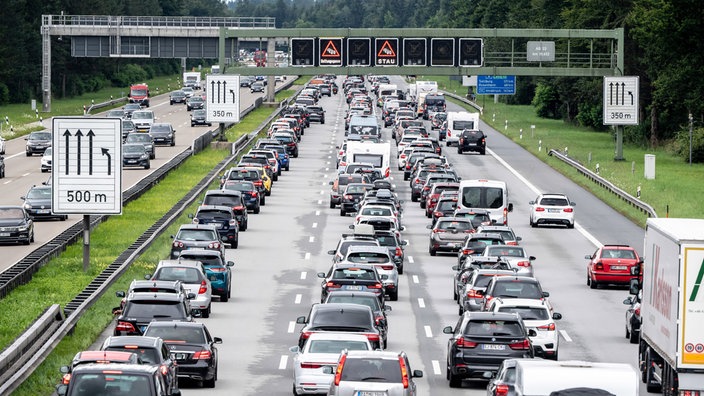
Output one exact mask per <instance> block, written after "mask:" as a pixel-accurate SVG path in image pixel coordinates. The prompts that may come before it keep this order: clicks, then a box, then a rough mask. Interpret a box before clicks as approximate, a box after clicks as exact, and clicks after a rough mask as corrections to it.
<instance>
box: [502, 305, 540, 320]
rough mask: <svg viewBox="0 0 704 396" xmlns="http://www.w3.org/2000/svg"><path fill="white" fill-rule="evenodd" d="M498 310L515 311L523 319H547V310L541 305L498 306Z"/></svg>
mask: <svg viewBox="0 0 704 396" xmlns="http://www.w3.org/2000/svg"><path fill="white" fill-rule="evenodd" d="M499 312H509V313H517V314H518V315H519V316H520V317H521V319H523V320H548V319H550V316H549V315H548V310H547V309H545V308H541V307H499Z"/></svg>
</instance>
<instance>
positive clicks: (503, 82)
mask: <svg viewBox="0 0 704 396" xmlns="http://www.w3.org/2000/svg"><path fill="white" fill-rule="evenodd" d="M477 94H479V95H515V94H516V76H477Z"/></svg>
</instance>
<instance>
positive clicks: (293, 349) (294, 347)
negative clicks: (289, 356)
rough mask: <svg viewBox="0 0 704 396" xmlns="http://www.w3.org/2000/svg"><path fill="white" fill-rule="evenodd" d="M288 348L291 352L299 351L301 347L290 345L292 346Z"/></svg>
mask: <svg viewBox="0 0 704 396" xmlns="http://www.w3.org/2000/svg"><path fill="white" fill-rule="evenodd" d="M288 350H289V351H290V352H291V353H299V352H301V348H300V347H299V346H298V345H296V346H292V347H291V348H289V349H288Z"/></svg>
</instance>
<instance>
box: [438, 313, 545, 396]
mask: <svg viewBox="0 0 704 396" xmlns="http://www.w3.org/2000/svg"><path fill="white" fill-rule="evenodd" d="M443 333H445V334H450V335H451V336H450V339H449V340H448V342H447V364H446V368H445V371H446V376H447V379H448V380H449V381H450V387H451V388H459V387H460V386H461V385H462V380H463V379H484V378H487V377H491V376H493V375H494V374H495V373H496V371H497V370H498V368H499V365H500V364H501V362H503V361H504V360H505V359H510V358H532V357H533V356H534V353H533V345H532V344H531V341H530V338H529V336H530V335H533V334H534V333H535V331H534V330H532V331H530V332H529V331H527V330H526V328H525V326H524V325H523V321H522V320H521V317H520V316H519V315H518V314H515V313H496V312H465V313H464V314H463V315H462V316H461V317H460V318H459V320H458V321H457V324H456V325H455V327H454V328H453V327H452V326H447V327H445V328H444V329H443Z"/></svg>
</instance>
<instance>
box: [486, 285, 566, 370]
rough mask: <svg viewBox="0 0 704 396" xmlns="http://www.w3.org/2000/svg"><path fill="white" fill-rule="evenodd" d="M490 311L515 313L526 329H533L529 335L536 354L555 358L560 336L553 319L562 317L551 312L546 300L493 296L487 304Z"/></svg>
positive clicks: (546, 357)
mask: <svg viewBox="0 0 704 396" xmlns="http://www.w3.org/2000/svg"><path fill="white" fill-rule="evenodd" d="M489 311H491V312H510V313H517V314H518V315H520V316H521V319H523V324H524V325H525V326H526V330H527V331H528V332H530V331H531V330H534V331H535V335H531V336H530V340H531V342H532V343H533V350H534V351H535V355H536V356H540V357H543V358H545V359H552V360H557V354H558V347H559V342H560V337H559V335H558V333H557V328H556V326H555V321H556V320H560V319H562V314H559V313H557V312H551V311H552V309H551V307H550V304H549V303H547V302H546V301H541V300H532V299H524V298H507V299H501V298H500V297H497V298H494V299H492V301H491V305H490V306H489Z"/></svg>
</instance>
